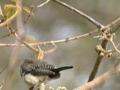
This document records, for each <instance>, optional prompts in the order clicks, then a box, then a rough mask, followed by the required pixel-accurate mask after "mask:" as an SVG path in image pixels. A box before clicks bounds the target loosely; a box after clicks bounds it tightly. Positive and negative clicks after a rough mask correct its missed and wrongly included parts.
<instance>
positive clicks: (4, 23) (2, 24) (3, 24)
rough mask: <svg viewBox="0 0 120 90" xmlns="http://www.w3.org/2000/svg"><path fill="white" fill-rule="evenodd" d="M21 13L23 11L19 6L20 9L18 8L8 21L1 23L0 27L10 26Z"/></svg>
mask: <svg viewBox="0 0 120 90" xmlns="http://www.w3.org/2000/svg"><path fill="white" fill-rule="evenodd" d="M20 11H21V8H20V7H19V6H18V7H17V6H16V11H15V13H14V14H13V15H12V16H11V17H10V18H8V19H7V20H5V21H3V22H2V23H0V27H3V26H5V25H7V24H9V23H10V22H11V21H12V20H13V19H14V18H15V17H17V15H18V14H19V13H20Z"/></svg>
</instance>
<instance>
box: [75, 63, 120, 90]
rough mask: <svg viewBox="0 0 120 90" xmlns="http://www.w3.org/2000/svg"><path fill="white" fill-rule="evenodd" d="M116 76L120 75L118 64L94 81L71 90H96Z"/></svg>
mask: <svg viewBox="0 0 120 90" xmlns="http://www.w3.org/2000/svg"><path fill="white" fill-rule="evenodd" d="M117 74H120V64H119V65H117V66H114V67H112V68H111V69H110V70H109V71H107V72H106V73H104V74H102V75H101V76H98V77H97V78H95V79H94V80H92V81H90V82H87V83H85V84H84V85H82V86H80V87H78V88H75V89H73V90H96V89H97V88H100V87H101V86H102V85H104V84H105V83H106V81H108V80H109V79H110V78H112V76H114V75H117Z"/></svg>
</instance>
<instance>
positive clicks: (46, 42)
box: [0, 29, 98, 47]
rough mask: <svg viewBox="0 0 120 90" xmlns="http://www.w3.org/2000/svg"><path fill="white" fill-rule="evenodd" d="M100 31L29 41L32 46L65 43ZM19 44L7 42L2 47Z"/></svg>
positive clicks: (1, 44)
mask: <svg viewBox="0 0 120 90" xmlns="http://www.w3.org/2000/svg"><path fill="white" fill-rule="evenodd" d="M97 32H98V30H97V29H96V30H93V31H91V32H89V33H85V34H83V35H76V36H73V37H68V38H65V39H60V40H50V41H43V42H42V41H39V42H36V43H35V42H34V43H28V44H29V45H30V46H37V45H47V44H53V43H54V44H59V43H65V42H70V41H73V40H78V39H81V38H85V37H88V36H93V35H94V34H96V33H97ZM16 46H17V44H9V43H8V44H5V43H0V47H16ZM20 46H25V45H24V44H21V45H20Z"/></svg>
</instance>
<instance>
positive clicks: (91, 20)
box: [53, 0, 104, 28]
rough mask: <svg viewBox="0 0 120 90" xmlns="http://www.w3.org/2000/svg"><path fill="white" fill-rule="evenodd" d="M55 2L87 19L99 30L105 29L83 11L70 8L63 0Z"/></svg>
mask: <svg viewBox="0 0 120 90" xmlns="http://www.w3.org/2000/svg"><path fill="white" fill-rule="evenodd" d="M53 1H55V2H57V3H59V4H60V5H62V6H65V7H67V8H68V9H70V10H72V11H74V12H76V13H78V14H79V15H81V16H83V17H84V18H86V19H87V20H88V21H90V22H91V23H93V24H94V25H95V26H97V27H98V28H103V27H104V26H103V25H102V24H101V23H100V22H98V21H96V20H95V19H93V18H92V17H90V16H89V15H87V14H85V13H84V12H82V11H81V10H78V9H76V8H74V7H73V6H70V5H68V4H66V3H64V2H62V1H61V0H53Z"/></svg>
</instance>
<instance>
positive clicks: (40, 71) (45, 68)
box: [20, 60, 73, 85]
mask: <svg viewBox="0 0 120 90" xmlns="http://www.w3.org/2000/svg"><path fill="white" fill-rule="evenodd" d="M71 68H73V66H64V67H56V66H54V65H50V64H48V63H46V62H44V61H38V60H25V61H24V62H23V63H22V64H21V68H20V73H21V76H22V77H24V80H25V81H26V82H27V83H29V84H31V85H36V84H38V83H43V82H45V81H48V80H51V79H57V78H59V77H60V71H62V70H66V69H71Z"/></svg>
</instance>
